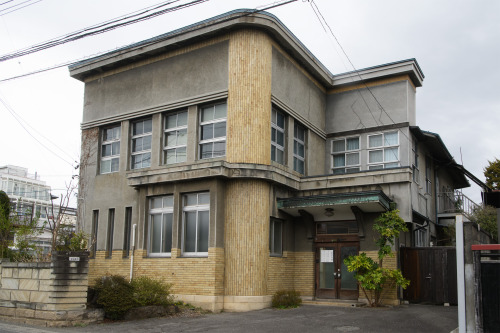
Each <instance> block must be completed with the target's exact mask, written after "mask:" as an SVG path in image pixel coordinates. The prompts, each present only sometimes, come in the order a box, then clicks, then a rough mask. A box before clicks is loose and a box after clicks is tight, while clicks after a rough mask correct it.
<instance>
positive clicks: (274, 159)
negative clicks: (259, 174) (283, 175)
mask: <svg viewBox="0 0 500 333" xmlns="http://www.w3.org/2000/svg"><path fill="white" fill-rule="evenodd" d="M271 161H276V147H275V146H271Z"/></svg>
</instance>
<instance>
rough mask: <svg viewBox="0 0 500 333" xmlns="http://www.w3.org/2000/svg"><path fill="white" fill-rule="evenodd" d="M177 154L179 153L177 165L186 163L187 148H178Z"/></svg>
mask: <svg viewBox="0 0 500 333" xmlns="http://www.w3.org/2000/svg"><path fill="white" fill-rule="evenodd" d="M176 153H177V163H180V162H186V147H184V148H177V150H176Z"/></svg>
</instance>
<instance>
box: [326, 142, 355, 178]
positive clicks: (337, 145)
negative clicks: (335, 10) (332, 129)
mask: <svg viewBox="0 0 500 333" xmlns="http://www.w3.org/2000/svg"><path fill="white" fill-rule="evenodd" d="M359 168H360V164H359V136H357V137H352V138H343V139H336V140H333V141H332V171H333V174H334V175H339V174H344V173H351V172H357V171H359V170H360V169H359Z"/></svg>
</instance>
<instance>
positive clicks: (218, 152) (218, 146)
mask: <svg viewBox="0 0 500 333" xmlns="http://www.w3.org/2000/svg"><path fill="white" fill-rule="evenodd" d="M224 155H226V142H225V141H222V142H214V152H213V156H214V157H217V156H224Z"/></svg>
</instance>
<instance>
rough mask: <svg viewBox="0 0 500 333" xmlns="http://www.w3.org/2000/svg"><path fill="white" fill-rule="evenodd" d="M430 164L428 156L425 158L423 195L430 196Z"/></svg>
mask: <svg viewBox="0 0 500 333" xmlns="http://www.w3.org/2000/svg"><path fill="white" fill-rule="evenodd" d="M431 174H432V162H431V158H430V157H429V156H426V157H425V193H429V194H432V181H431Z"/></svg>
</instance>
